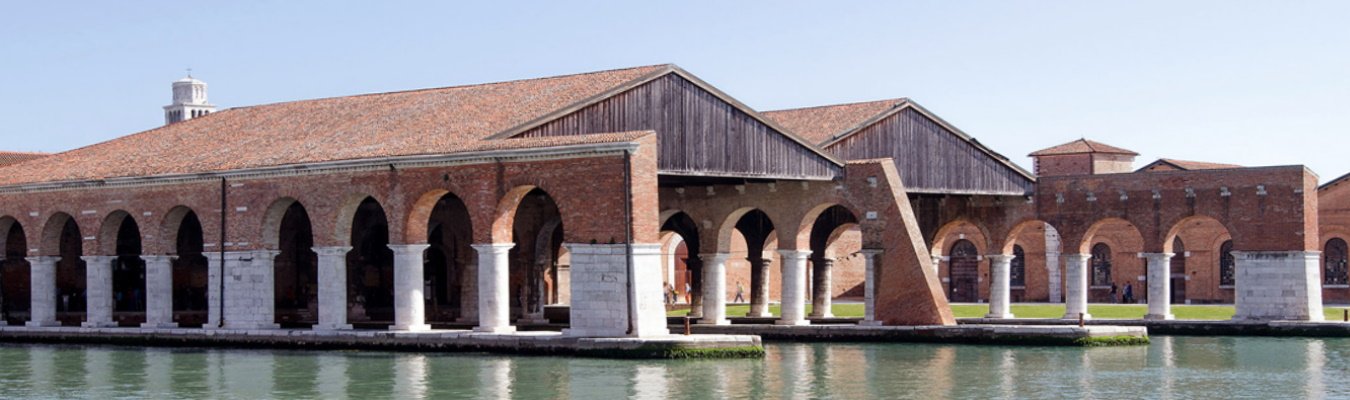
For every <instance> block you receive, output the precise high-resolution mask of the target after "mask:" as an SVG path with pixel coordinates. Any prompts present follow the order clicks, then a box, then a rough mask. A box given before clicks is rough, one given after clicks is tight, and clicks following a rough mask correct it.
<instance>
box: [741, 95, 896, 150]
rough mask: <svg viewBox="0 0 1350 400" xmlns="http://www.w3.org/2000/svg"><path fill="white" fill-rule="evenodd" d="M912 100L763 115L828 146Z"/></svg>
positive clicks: (803, 109) (802, 109) (770, 112)
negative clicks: (842, 135)
mask: <svg viewBox="0 0 1350 400" xmlns="http://www.w3.org/2000/svg"><path fill="white" fill-rule="evenodd" d="M907 101H908V99H904V98H898V99H887V100H877V101H868V102H862V103H848V104H835V105H828V106H818V107H806V108H794V109H787V110H777V111H766V112H762V113H760V114H761V115H763V116H764V117H765V118H768V119H770V120H772V121H773V122H774V123H777V124H778V125H780V126H782V127H783V128H786V129H788V130H790V131H792V132H793V133H796V134H797V135H800V136H801V137H803V138H806V140H809V141H811V143H814V144H817V145H819V144H824V143H825V142H828V141H830V139H832V138H834V137H835V136H836V135H840V134H843V133H845V132H847V131H850V130H853V128H857V127H858V125H860V124H862V123H863V122H866V121H867V120H869V119H871V118H872V117H876V116H878V115H881V114H882V113H884V112H886V111H889V110H891V109H893V108H895V107H897V106H900V105H901V104H904V103H905V102H907Z"/></svg>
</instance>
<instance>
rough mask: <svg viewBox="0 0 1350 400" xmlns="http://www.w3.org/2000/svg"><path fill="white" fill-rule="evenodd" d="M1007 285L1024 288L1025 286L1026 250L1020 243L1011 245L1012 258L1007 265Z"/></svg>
mask: <svg viewBox="0 0 1350 400" xmlns="http://www.w3.org/2000/svg"><path fill="white" fill-rule="evenodd" d="M1008 286H1011V287H1013V288H1018V287H1021V288H1024V289H1025V288H1026V286H1027V252H1026V250H1023V249H1022V246H1021V245H1013V259H1012V263H1011V264H1009V266H1008Z"/></svg>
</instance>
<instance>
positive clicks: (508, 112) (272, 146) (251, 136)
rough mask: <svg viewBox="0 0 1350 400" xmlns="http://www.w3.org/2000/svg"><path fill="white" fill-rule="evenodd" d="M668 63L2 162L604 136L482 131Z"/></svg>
mask: <svg viewBox="0 0 1350 400" xmlns="http://www.w3.org/2000/svg"><path fill="white" fill-rule="evenodd" d="M671 68H672V66H670V65H654V66H646V67H636V68H626V69H617V70H610V71H600V72H592V73H584V74H577V75H566V76H557V77H549V78H538V79H527V80H518V81H509V82H501V83H489V84H479V85H467V86H455V87H446V88H438V89H423V90H413V91H404V92H391V93H378V94H367V95H357V96H347V97H335V98H327V99H317V100H303V101H295V102H287V103H276V104H268V105H260V106H252V107H242V108H233V109H228V110H224V111H221V112H217V113H214V114H211V115H208V116H206V117H202V118H196V119H192V120H188V121H185V122H180V123H176V124H171V125H168V126H164V127H160V128H156V129H152V130H149V131H145V132H141V133H137V134H133V135H130V136H124V137H121V138H117V139H113V140H110V141H107V142H103V143H99V144H95V145H91V146H87V147H83V148H79V149H75V150H71V151H67V152H63V153H58V154H54V155H51V156H49V157H44V158H41V159H37V160H33V161H32V162H27V163H23V164H20V165H15V166H12V167H9V168H4V170H3V171H0V185H12V184H21V183H39V182H56V181H75V180H96V179H104V178H114V177H134V176H155V175H165V174H182V173H199V172H218V171H228V170H237V169H246V168H257V167H267V166H277V165H290V164H304V163H316V162H325V161H339V160H354V159H364V158H379V157H389V156H405V155H421V154H452V153H457V152H464V151H478V150H487V149H496V148H514V147H516V146H548V145H552V144H550V143H571V144H575V143H576V142H574V141H575V140H583V141H584V140H601V139H603V138H605V137H604V136H594V135H590V136H584V137H581V138H582V139H576V138H554V139H549V141H542V140H541V141H520V139H503V140H491V141H489V140H487V139H486V138H487V137H489V136H492V135H494V134H497V133H501V132H504V131H508V130H510V129H512V128H514V127H517V126H519V125H521V124H525V123H527V122H530V121H532V120H535V119H539V118H541V117H544V116H547V115H549V114H550V113H552V112H555V111H557V110H560V109H563V108H566V107H568V106H571V105H573V104H576V103H579V102H582V101H586V100H588V99H591V98H594V97H596V96H600V95H602V94H605V93H607V92H609V91H612V90H615V89H617V88H620V87H623V86H624V85H625V84H629V83H631V82H634V81H637V80H639V79H643V78H649V77H653V76H655V75H659V74H660V73H661V72H664V71H669V70H670V69H671ZM598 138H599V139H598ZM604 140H608V139H604ZM507 142H514V143H507Z"/></svg>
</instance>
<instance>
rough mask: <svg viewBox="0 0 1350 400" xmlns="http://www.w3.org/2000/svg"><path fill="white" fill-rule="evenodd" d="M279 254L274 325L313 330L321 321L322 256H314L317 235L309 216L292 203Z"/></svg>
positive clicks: (284, 222)
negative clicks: (320, 286)
mask: <svg viewBox="0 0 1350 400" xmlns="http://www.w3.org/2000/svg"><path fill="white" fill-rule="evenodd" d="M277 250H279V251H280V253H279V254H277V257H276V259H275V260H274V261H273V273H274V275H273V279H274V282H273V288H274V290H275V293H274V296H275V300H274V305H275V307H276V309H275V312H276V315H275V317H274V318H275V321H276V323H277V324H280V325H281V326H282V327H290V328H299V327H309V326H313V325H314V324H315V323H316V322H317V321H318V316H319V309H318V307H319V304H318V302H317V301H316V300H315V299H316V296H318V288H319V281H318V279H319V277H318V264H319V256H318V254H315V253H314V231H313V227H312V225H311V224H310V220H309V213H308V212H306V211H305V207H304V206H302V205H300V203H299V202H293V203H291V205H290V206H289V207H287V208H286V214H285V215H284V216H282V217H281V228H280V235H279V236H278V237H277Z"/></svg>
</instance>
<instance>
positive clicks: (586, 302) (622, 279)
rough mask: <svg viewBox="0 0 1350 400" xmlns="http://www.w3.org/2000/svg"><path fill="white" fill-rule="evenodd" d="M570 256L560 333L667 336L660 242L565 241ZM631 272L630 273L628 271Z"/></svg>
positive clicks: (610, 335) (593, 335)
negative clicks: (566, 319)
mask: <svg viewBox="0 0 1350 400" xmlns="http://www.w3.org/2000/svg"><path fill="white" fill-rule="evenodd" d="M563 245H564V246H567V249H568V251H569V253H570V254H571V256H572V259H571V262H572V284H573V286H572V290H574V291H575V292H574V293H573V296H572V305H571V324H570V326H569V327H568V328H567V329H566V330H564V331H563V335H566V336H577V337H652V336H665V335H669V334H670V331H669V330H667V329H666V308H665V304H664V303H663V302H662V300H663V298H662V296H661V290H662V289H661V245H660V244H633V245H632V246H631V250H632V253H631V258H630V256H629V254H628V250H629V247H630V246H628V245H625V244H579V243H565V244H563ZM629 272H632V275H629Z"/></svg>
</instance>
